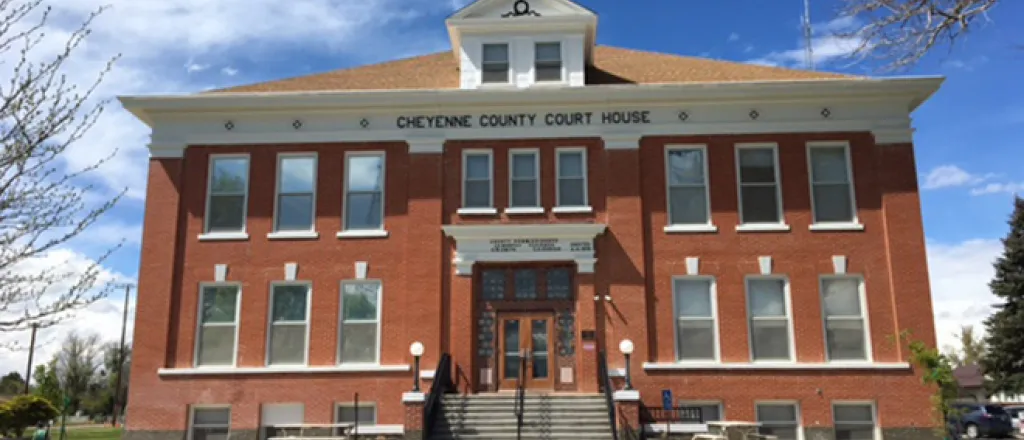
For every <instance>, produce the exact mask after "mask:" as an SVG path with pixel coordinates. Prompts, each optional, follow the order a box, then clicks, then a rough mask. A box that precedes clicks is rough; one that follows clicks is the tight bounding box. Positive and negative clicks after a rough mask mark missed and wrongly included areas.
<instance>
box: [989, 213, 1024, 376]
mask: <svg viewBox="0 0 1024 440" xmlns="http://www.w3.org/2000/svg"><path fill="white" fill-rule="evenodd" d="M1003 247H1004V250H1003V255H1002V256H1000V257H999V259H998V260H996V262H995V269H996V276H995V278H993V279H992V282H991V283H989V288H990V289H991V290H992V293H993V294H994V295H995V296H996V297H998V298H999V300H1000V302H999V303H998V304H997V305H996V312H995V313H994V314H993V315H992V316H990V317H989V318H988V319H987V320H985V327H986V328H987V329H988V336H987V337H986V340H985V342H986V345H988V351H987V352H986V353H985V356H984V357H983V358H982V362H981V365H982V369H983V371H984V372H985V374H986V375H987V376H988V379H989V382H988V388H989V391H990V392H993V393H994V392H1007V393H1014V394H1018V393H1024V199H1021V198H1020V197H1016V196H1015V197H1014V210H1013V214H1012V215H1011V216H1010V232H1009V233H1008V234H1007V235H1006V238H1004V239H1003Z"/></svg>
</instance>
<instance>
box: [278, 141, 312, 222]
mask: <svg viewBox="0 0 1024 440" xmlns="http://www.w3.org/2000/svg"><path fill="white" fill-rule="evenodd" d="M315 191H316V156H307V155H304V156H297V155H282V156H281V157H280V159H279V160H278V171H277V219H276V221H275V223H274V228H275V230H277V231H311V230H313V229H314V227H313V219H314V218H315V217H316V216H315V215H314V213H315V210H316V208H315V206H314V204H315V202H314V200H315V197H314V193H315Z"/></svg>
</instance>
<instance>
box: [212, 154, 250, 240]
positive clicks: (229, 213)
mask: <svg viewBox="0 0 1024 440" xmlns="http://www.w3.org/2000/svg"><path fill="white" fill-rule="evenodd" d="M209 173H210V178H209V182H208V185H207V197H206V230H205V232H207V233H224V232H245V220H246V214H247V213H246V211H247V207H248V205H249V155H247V154H232V155H227V154H225V155H219V154H218V155H212V156H210V171H209Z"/></svg>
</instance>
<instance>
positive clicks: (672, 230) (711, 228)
mask: <svg viewBox="0 0 1024 440" xmlns="http://www.w3.org/2000/svg"><path fill="white" fill-rule="evenodd" d="M663 230H664V231H665V233H666V234H700V233H708V232H718V226H715V225H671V226H665V228H664V229H663Z"/></svg>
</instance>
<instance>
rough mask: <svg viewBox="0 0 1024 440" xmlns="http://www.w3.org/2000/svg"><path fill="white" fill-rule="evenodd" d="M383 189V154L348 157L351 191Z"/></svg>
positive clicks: (349, 188)
mask: <svg viewBox="0 0 1024 440" xmlns="http://www.w3.org/2000/svg"><path fill="white" fill-rule="evenodd" d="M383 189H384V157H383V156H351V157H349V158H348V190H349V191H382V190H383Z"/></svg>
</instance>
